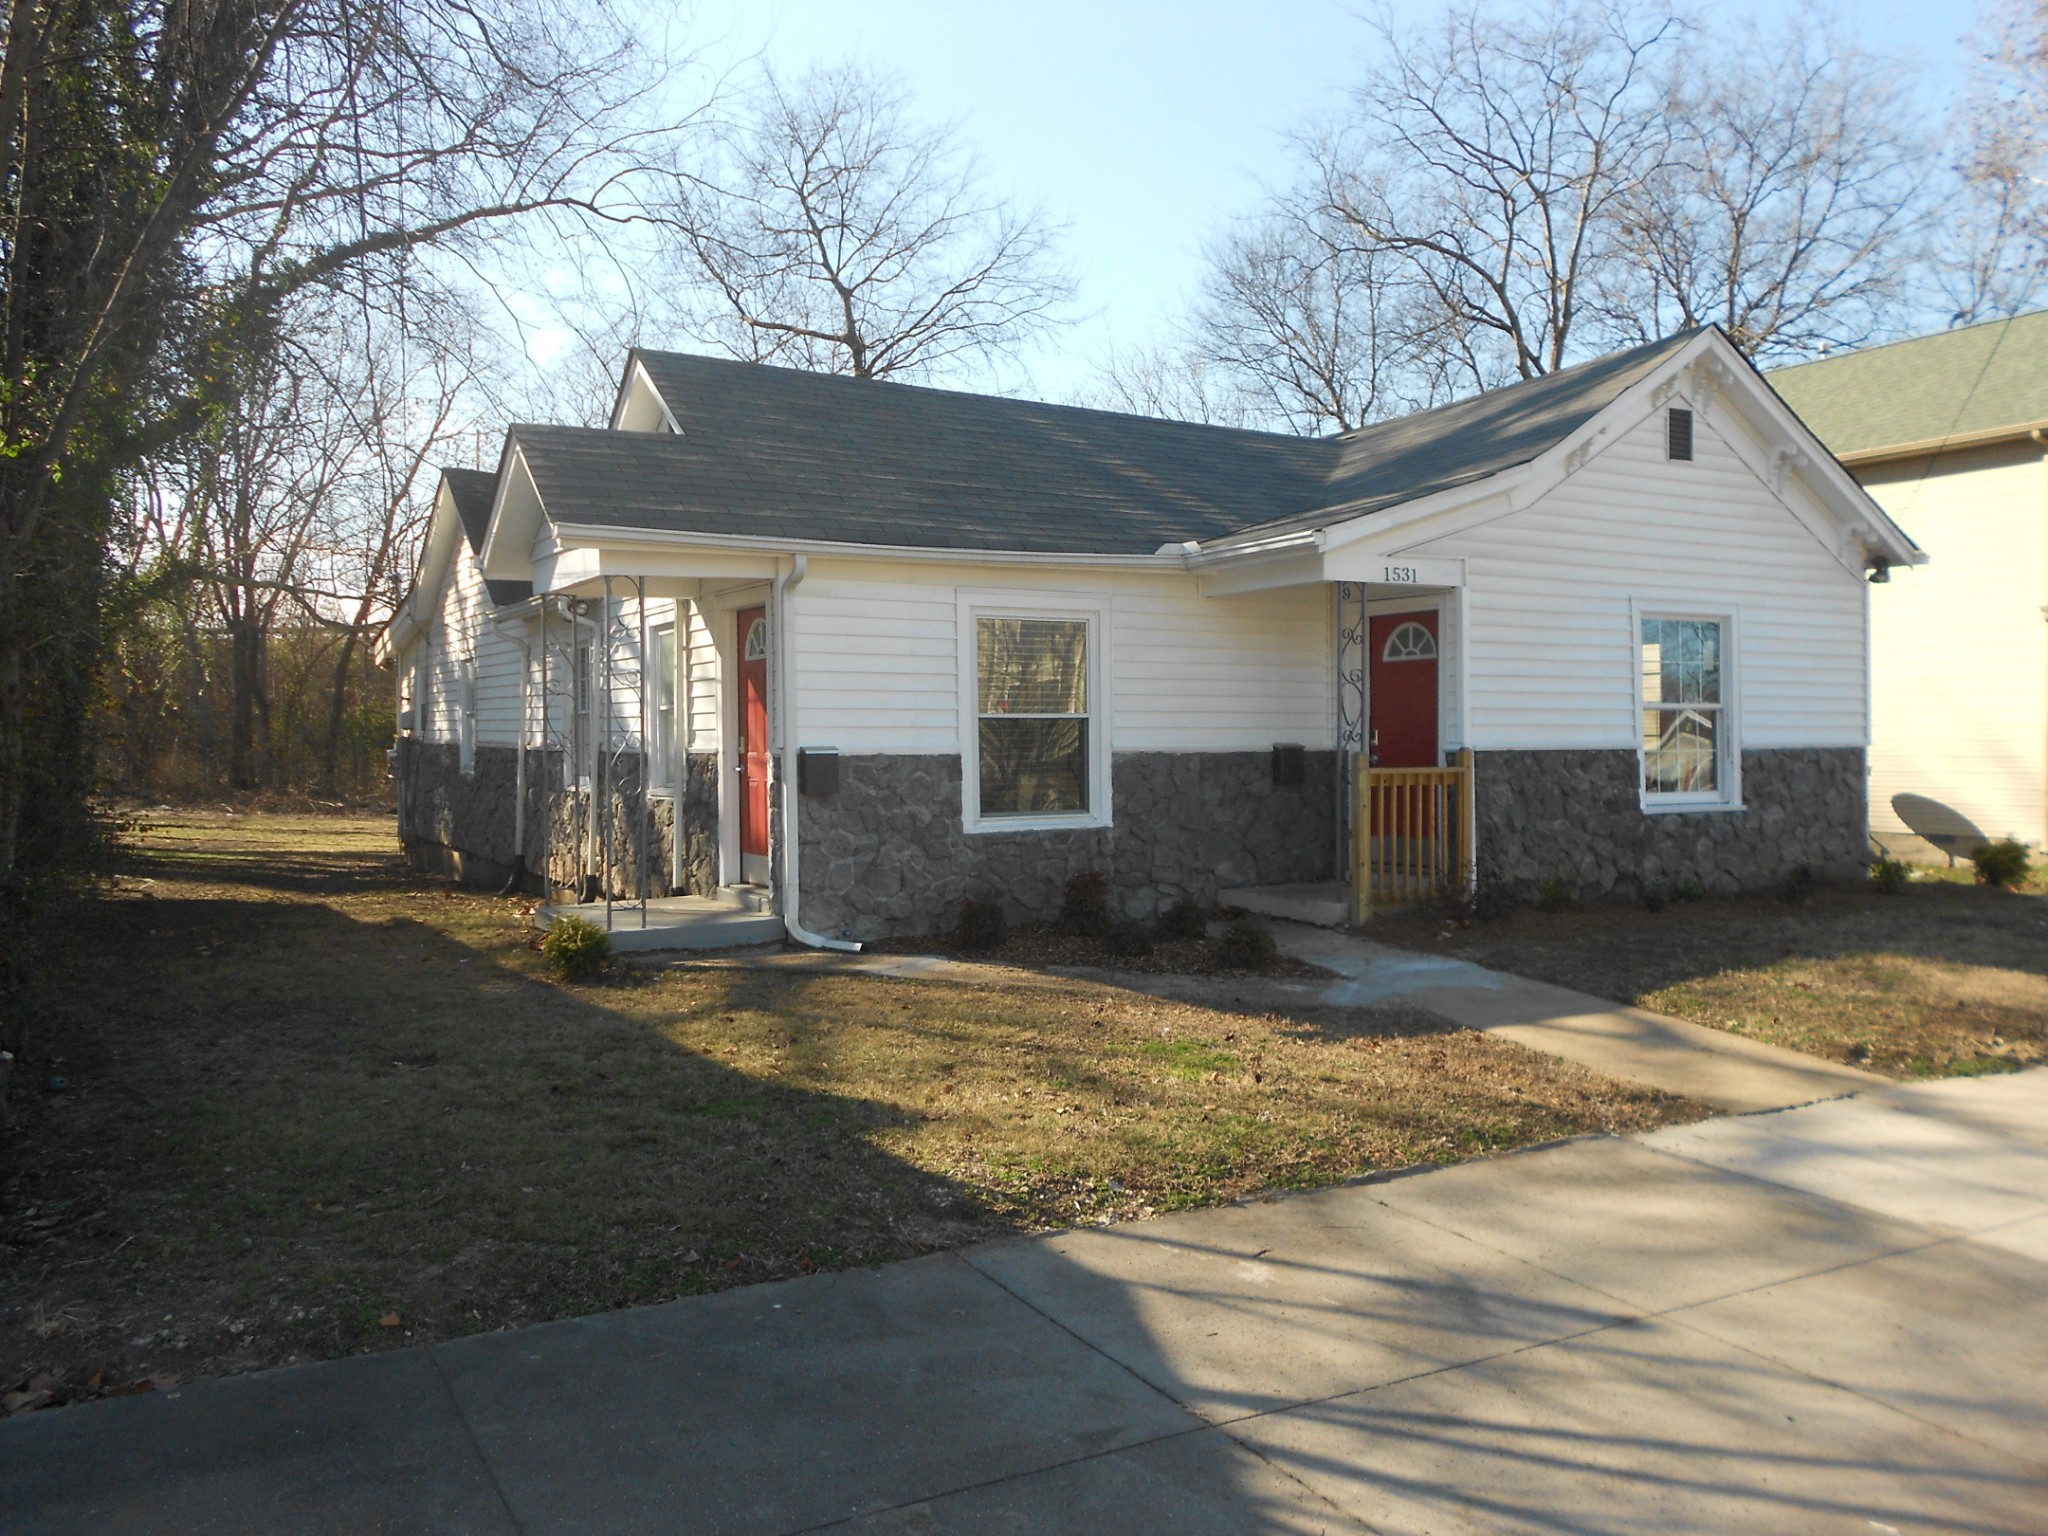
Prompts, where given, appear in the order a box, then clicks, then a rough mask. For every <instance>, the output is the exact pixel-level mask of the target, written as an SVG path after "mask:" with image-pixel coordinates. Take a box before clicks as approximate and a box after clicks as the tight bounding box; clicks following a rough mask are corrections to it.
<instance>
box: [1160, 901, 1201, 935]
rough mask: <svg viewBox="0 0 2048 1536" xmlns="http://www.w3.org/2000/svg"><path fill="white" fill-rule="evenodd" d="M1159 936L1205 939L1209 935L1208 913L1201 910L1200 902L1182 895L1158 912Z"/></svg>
mask: <svg viewBox="0 0 2048 1536" xmlns="http://www.w3.org/2000/svg"><path fill="white" fill-rule="evenodd" d="M1159 937H1161V938H1162V939H1206V938H1207V937H1209V914H1208V913H1207V912H1205V911H1203V910H1202V904H1201V903H1200V902H1198V901H1196V900H1194V899H1193V898H1192V897H1188V896H1183V897H1181V899H1180V900H1179V901H1176V902H1175V903H1174V904H1173V905H1172V906H1170V907H1168V908H1167V909H1166V910H1165V911H1164V912H1162V913H1160V914H1159Z"/></svg>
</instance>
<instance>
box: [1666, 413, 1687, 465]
mask: <svg viewBox="0 0 2048 1536" xmlns="http://www.w3.org/2000/svg"><path fill="white" fill-rule="evenodd" d="M1664 456H1665V457H1666V458H1669V459H1689V458H1691V457H1692V412H1691V411H1689V410H1687V409H1686V408H1685V407H1684V406H1682V405H1674V406H1673V407H1671V413H1670V414H1669V415H1668V416H1667V417H1666V418H1665V420H1664Z"/></svg>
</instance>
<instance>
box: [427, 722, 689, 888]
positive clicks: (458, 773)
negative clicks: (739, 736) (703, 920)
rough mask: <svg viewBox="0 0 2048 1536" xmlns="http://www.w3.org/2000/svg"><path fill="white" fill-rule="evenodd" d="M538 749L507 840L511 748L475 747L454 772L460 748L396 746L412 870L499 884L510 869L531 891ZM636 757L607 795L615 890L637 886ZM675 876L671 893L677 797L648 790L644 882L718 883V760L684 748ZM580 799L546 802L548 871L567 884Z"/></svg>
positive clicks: (513, 776) (543, 842)
mask: <svg viewBox="0 0 2048 1536" xmlns="http://www.w3.org/2000/svg"><path fill="white" fill-rule="evenodd" d="M545 756H546V765H547V766H548V767H550V768H552V769H553V770H554V772H555V775H556V777H557V778H559V776H560V772H561V768H560V764H561V753H560V752H551V753H548V754H546V755H545ZM542 767H543V754H542V753H540V752H539V751H529V752H528V753H527V758H526V773H527V781H526V828H525V832H526V836H525V845H524V847H515V839H516V837H517V819H516V816H515V814H514V813H515V809H516V801H517V798H518V796H517V785H518V782H519V777H518V775H519V752H518V749H517V748H516V747H487V746H479V747H478V748H477V749H476V764H475V768H474V770H473V771H472V772H469V773H464V772H463V771H462V763H461V756H460V752H459V750H458V749H457V748H456V747H455V746H454V745H453V744H450V743H444V742H423V741H417V740H413V739H411V738H406V739H403V740H401V741H400V742H399V744H398V756H397V760H396V763H395V766H394V773H395V776H396V779H397V790H398V837H399V842H400V843H401V844H402V845H403V846H404V848H405V851H406V856H407V858H408V860H409V861H410V862H411V863H412V864H413V866H414V867H415V868H419V869H428V870H432V871H434V872H436V873H438V874H446V875H451V876H453V877H455V878H456V879H459V880H462V881H463V882H465V883H466V884H471V885H492V886H497V885H503V884H505V883H506V882H507V881H508V880H510V879H511V877H512V875H513V873H514V871H515V870H517V871H519V872H520V876H521V879H520V885H521V887H522V888H524V889H530V890H536V891H537V890H539V888H540V877H539V870H540V864H541V858H542V856H543V853H544V851H545V850H546V847H547V845H548V843H549V841H550V839H549V838H548V837H545V836H544V835H543V825H542V818H543V816H544V815H545V814H546V811H547V803H546V797H545V795H544V793H543V790H542V784H543V778H542ZM639 775H640V760H639V757H638V755H637V754H633V753H628V754H625V755H624V756H623V757H622V758H621V759H620V761H619V770H618V778H617V782H616V785H615V787H614V790H613V794H612V796H611V817H612V824H611V830H612V859H611V865H610V883H611V888H612V893H613V894H614V895H615V896H620V897H623V896H627V895H629V894H632V893H634V892H636V891H637V890H638V880H637V876H636V865H637V861H638V855H639V836H640V832H639V822H638V817H639V811H640V798H639V795H640V790H639V783H640V778H639ZM682 788H683V793H682V808H683V868H682V874H683V881H682V885H681V886H680V888H679V889H678V890H676V891H672V890H671V887H670V872H671V869H672V867H673V866H672V863H671V849H672V848H673V846H674V841H673V840H674V837H675V824H676V800H675V797H673V796H669V795H656V796H655V797H654V798H653V801H652V804H651V806H650V816H649V825H648V835H647V862H648V867H649V873H650V876H651V881H652V883H651V885H650V890H651V891H652V892H653V893H654V894H656V895H670V894H688V895H708V894H710V893H711V892H712V891H713V890H715V889H716V888H717V884H718V762H717V758H716V757H715V756H714V755H712V754H710V753H698V752H692V753H689V754H687V755H686V756H685V758H684V771H683V786H682ZM586 803H587V802H586V801H585V798H584V797H583V796H582V795H580V794H579V795H576V796H573V797H570V798H568V799H563V798H562V797H561V796H559V795H557V797H556V804H555V807H554V826H553V828H552V844H553V851H554V873H555V877H556V879H557V880H558V881H559V882H561V883H562V884H564V885H567V884H568V883H570V881H571V880H572V879H573V876H574V872H575V864H576V862H577V861H576V859H575V858H574V856H573V855H572V854H571V853H570V852H569V850H571V849H572V848H575V847H577V846H578V839H579V838H580V836H581V835H582V826H583V823H582V818H583V816H584V814H585V806H586Z"/></svg>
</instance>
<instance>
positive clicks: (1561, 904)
mask: <svg viewBox="0 0 2048 1536" xmlns="http://www.w3.org/2000/svg"><path fill="white" fill-rule="evenodd" d="M1577 894H1578V893H1577V892H1576V891H1574V890H1573V889H1572V887H1571V886H1570V884H1568V883H1567V882H1565V881H1563V880H1546V881H1544V882H1543V883H1542V884H1541V885H1539V886H1537V887H1536V905H1537V906H1539V907H1541V908H1542V909H1543V910H1544V911H1546V912H1562V911H1564V909H1565V908H1567V907H1569V906H1570V905H1571V904H1572V898H1573V897H1574V896H1576V895H1577Z"/></svg>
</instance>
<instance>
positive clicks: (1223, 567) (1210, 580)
mask: <svg viewBox="0 0 2048 1536" xmlns="http://www.w3.org/2000/svg"><path fill="white" fill-rule="evenodd" d="M1189 564H1190V565H1191V566H1192V567H1193V569H1194V570H1195V573H1196V578H1195V585H1196V588H1197V590H1199V591H1200V592H1201V594H1202V596H1204V597H1235V596H1237V595H1238V594H1239V593H1243V592H1268V591H1271V590H1272V589H1274V588H1275V587H1305V586H1310V585H1313V584H1314V583H1316V582H1319V581H1323V580H1325V579H1326V578H1325V577H1324V575H1323V557H1322V556H1321V555H1320V554H1318V553H1317V552H1316V548H1315V546H1314V545H1313V544H1307V543H1304V544H1298V545H1296V546H1294V547H1292V548H1288V549H1279V550H1269V551H1266V552H1264V553H1261V554H1256V555H1248V556H1244V557H1242V558H1239V559H1235V560H1223V561H1217V560H1211V561H1208V562H1205V563H1203V564H1200V565H1195V564H1194V562H1192V561H1190V562H1189Z"/></svg>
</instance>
